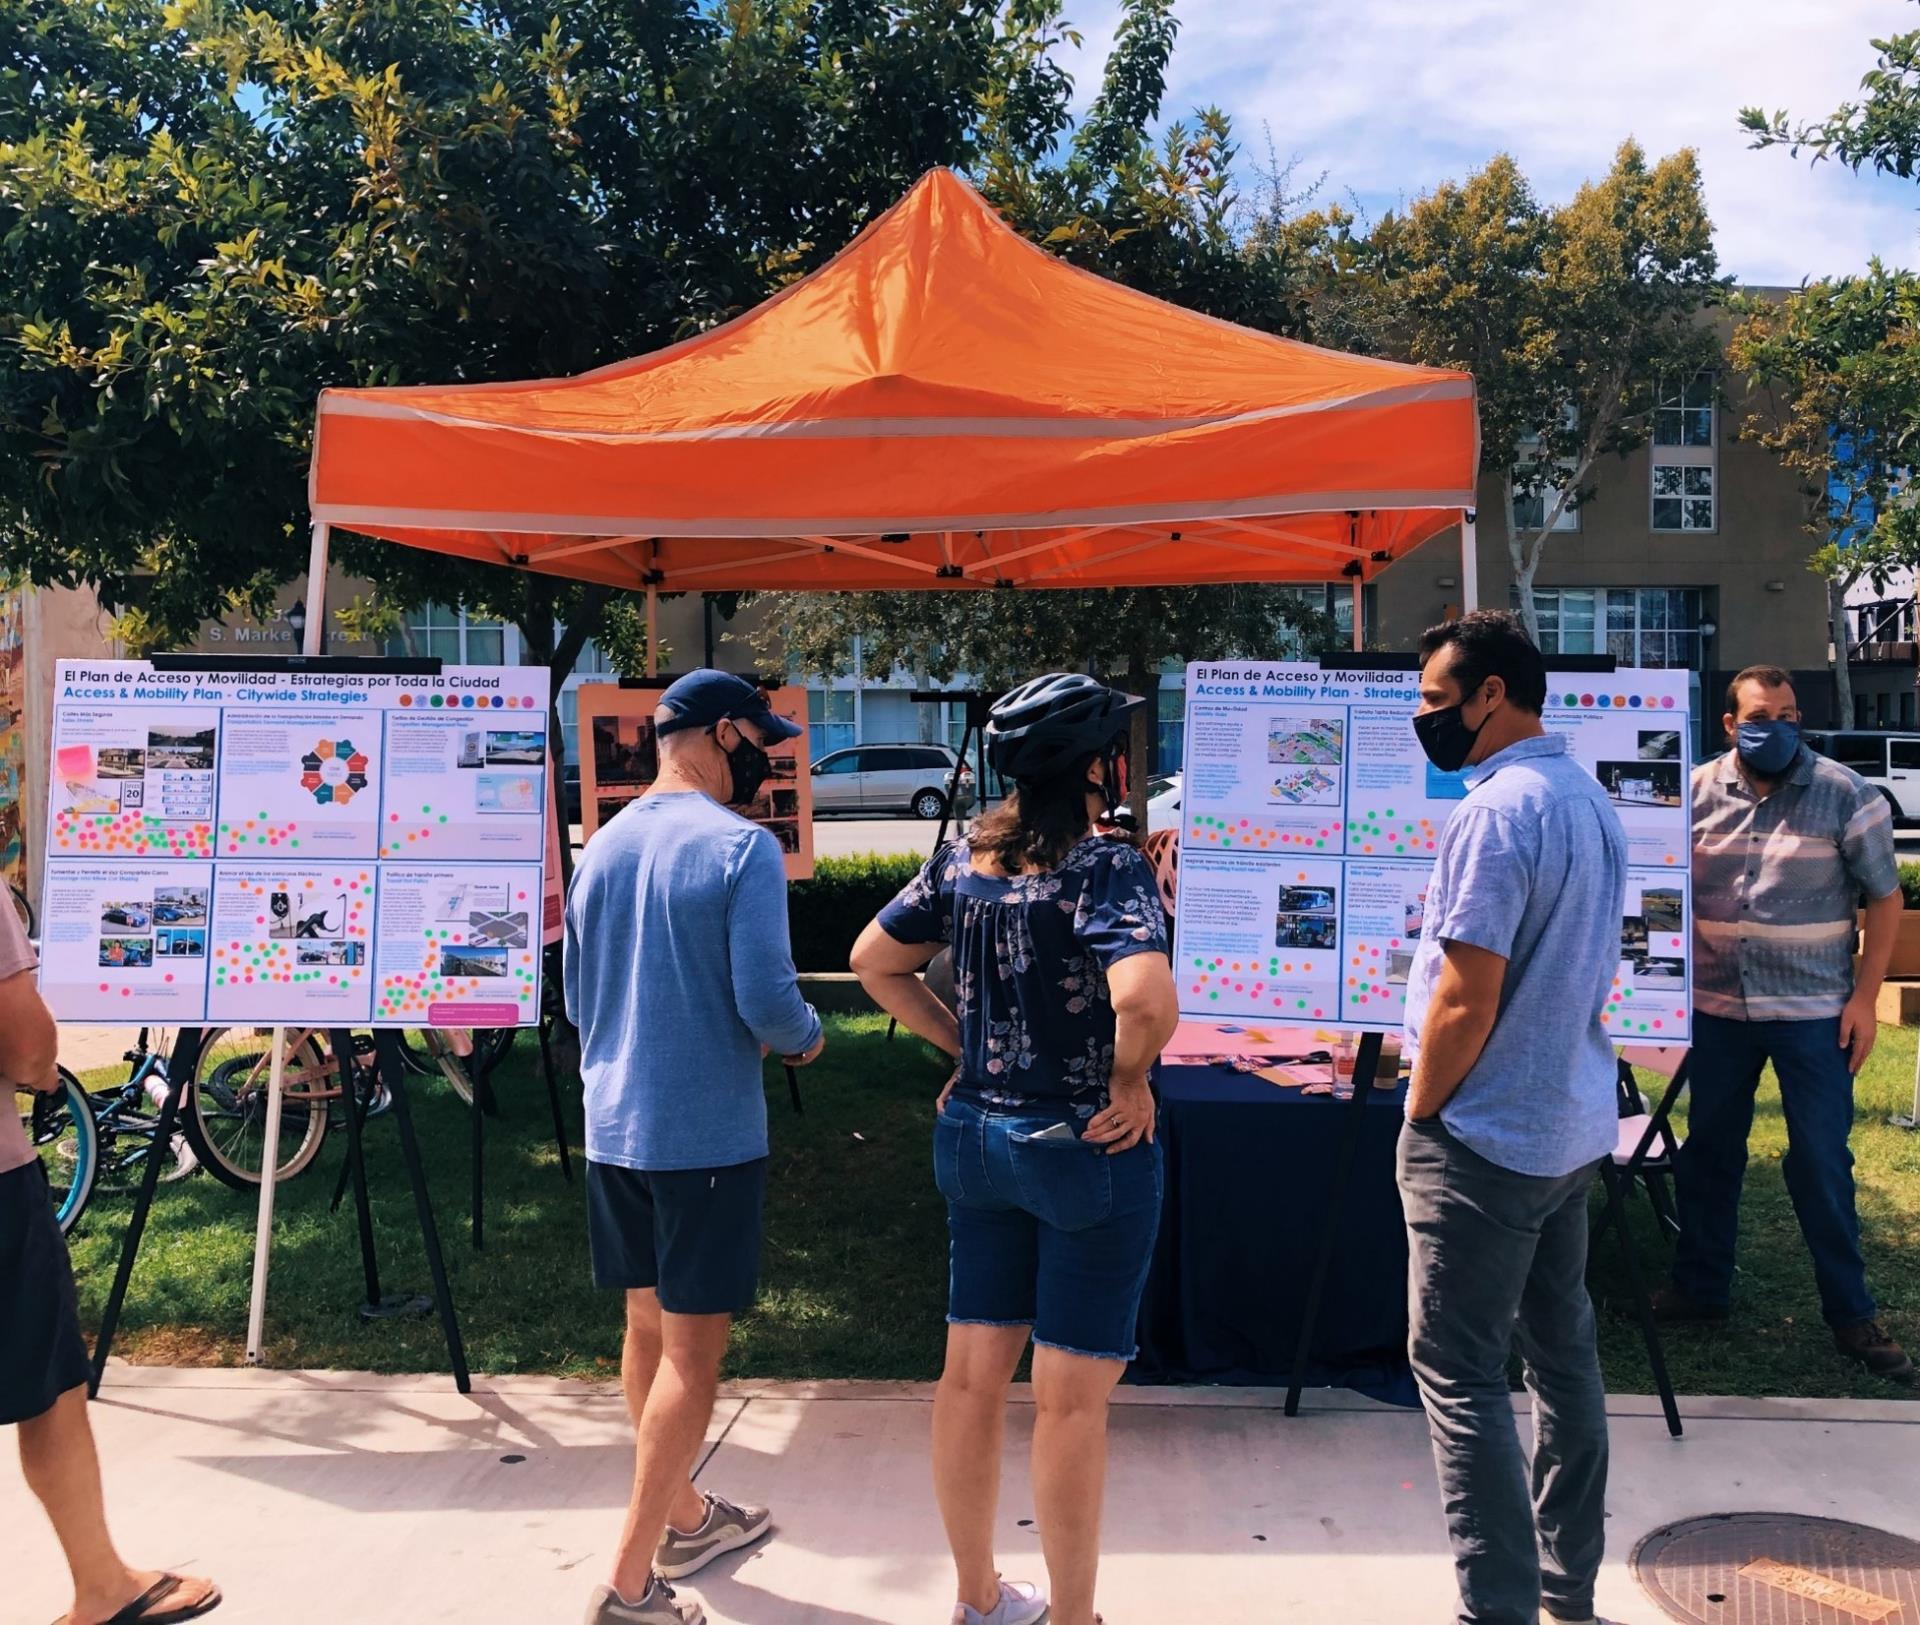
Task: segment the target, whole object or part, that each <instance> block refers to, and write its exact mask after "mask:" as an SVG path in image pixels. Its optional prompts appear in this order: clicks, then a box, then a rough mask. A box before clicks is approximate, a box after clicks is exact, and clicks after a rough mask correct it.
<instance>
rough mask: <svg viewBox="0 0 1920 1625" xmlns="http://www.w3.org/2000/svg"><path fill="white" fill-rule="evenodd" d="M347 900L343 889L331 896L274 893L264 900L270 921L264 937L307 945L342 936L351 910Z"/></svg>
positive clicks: (312, 892) (311, 892)
mask: <svg viewBox="0 0 1920 1625" xmlns="http://www.w3.org/2000/svg"><path fill="white" fill-rule="evenodd" d="M350 897H351V894H350V893H349V892H347V891H345V890H344V889H343V890H341V891H340V892H338V893H336V894H334V895H332V896H323V895H320V894H319V893H318V892H317V891H307V890H302V891H301V892H300V893H299V894H297V895H296V894H293V893H290V892H289V891H287V890H285V889H276V890H274V891H272V892H270V893H269V894H268V898H267V908H268V913H269V916H270V917H271V920H272V924H271V925H269V926H268V927H267V937H268V939H269V940H271V941H276V942H306V941H313V940H316V939H318V938H322V937H340V936H345V935H346V930H347V919H348V916H349V914H350V913H351V909H352V905H351V902H350Z"/></svg>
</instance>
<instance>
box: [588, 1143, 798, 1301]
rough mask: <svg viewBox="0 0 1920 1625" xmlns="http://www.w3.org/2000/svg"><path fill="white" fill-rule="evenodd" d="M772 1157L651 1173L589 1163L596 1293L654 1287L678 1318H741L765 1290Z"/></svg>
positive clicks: (590, 1216) (589, 1234)
mask: <svg viewBox="0 0 1920 1625" xmlns="http://www.w3.org/2000/svg"><path fill="white" fill-rule="evenodd" d="M766 1192H767V1159H766V1158H765V1157H761V1158H760V1159H759V1160H758V1161H755V1162H742V1163H736V1164H735V1165H734V1166H733V1167H730V1168H676V1169H673V1170H671V1171H666V1172H657V1173H643V1172H641V1171H640V1170H639V1169H637V1168H621V1167H617V1166H615V1165H614V1164H612V1163H606V1162H589V1163H588V1164H587V1245H588V1247H589V1248H590V1249H591V1251H592V1254H593V1281H594V1285H595V1286H601V1287H608V1288H612V1289H616V1290H619V1291H627V1292H631V1291H635V1290H638V1289H639V1288H642V1287H652V1288H654V1289H655V1290H656V1291H657V1292H658V1293H659V1294H660V1307H661V1308H662V1309H664V1310H666V1312H667V1313H668V1314H670V1315H738V1314H744V1313H745V1312H746V1311H747V1310H749V1309H751V1308H752V1307H753V1298H754V1293H755V1291H756V1290H757V1289H758V1287H759V1284H760V1228H761V1221H762V1217H763V1214H764V1210H765V1206H766Z"/></svg>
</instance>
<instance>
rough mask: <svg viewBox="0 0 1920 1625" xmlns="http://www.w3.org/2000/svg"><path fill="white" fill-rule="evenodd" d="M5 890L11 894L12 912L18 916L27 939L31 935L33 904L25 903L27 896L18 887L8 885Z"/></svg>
mask: <svg viewBox="0 0 1920 1625" xmlns="http://www.w3.org/2000/svg"><path fill="white" fill-rule="evenodd" d="M7 890H8V891H10V892H12V893H13V911H14V913H16V914H18V915H19V916H20V925H21V927H22V929H23V930H25V932H26V933H27V935H28V936H29V937H31V936H32V935H33V925H34V920H33V904H32V903H30V902H28V901H27V894H26V893H25V892H24V891H22V890H21V889H20V888H19V887H18V886H13V885H9V886H8V887H7Z"/></svg>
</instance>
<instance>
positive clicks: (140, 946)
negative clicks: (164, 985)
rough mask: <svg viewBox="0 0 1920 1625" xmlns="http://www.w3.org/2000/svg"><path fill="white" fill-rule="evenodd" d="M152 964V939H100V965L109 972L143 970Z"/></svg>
mask: <svg viewBox="0 0 1920 1625" xmlns="http://www.w3.org/2000/svg"><path fill="white" fill-rule="evenodd" d="M152 963H153V938H152V937H102V938H101V939H100V965H101V967H102V968H103V969H111V970H143V969H145V968H147V967H148V966H150V965H152Z"/></svg>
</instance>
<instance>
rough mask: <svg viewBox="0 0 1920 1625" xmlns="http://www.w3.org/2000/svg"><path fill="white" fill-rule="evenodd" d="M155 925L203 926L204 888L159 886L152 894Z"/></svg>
mask: <svg viewBox="0 0 1920 1625" xmlns="http://www.w3.org/2000/svg"><path fill="white" fill-rule="evenodd" d="M153 918H154V923H155V924H156V925H205V924H206V923H207V891H206V888H205V887H204V886H161V887H158V888H156V889H155V891H154V894H153Z"/></svg>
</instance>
